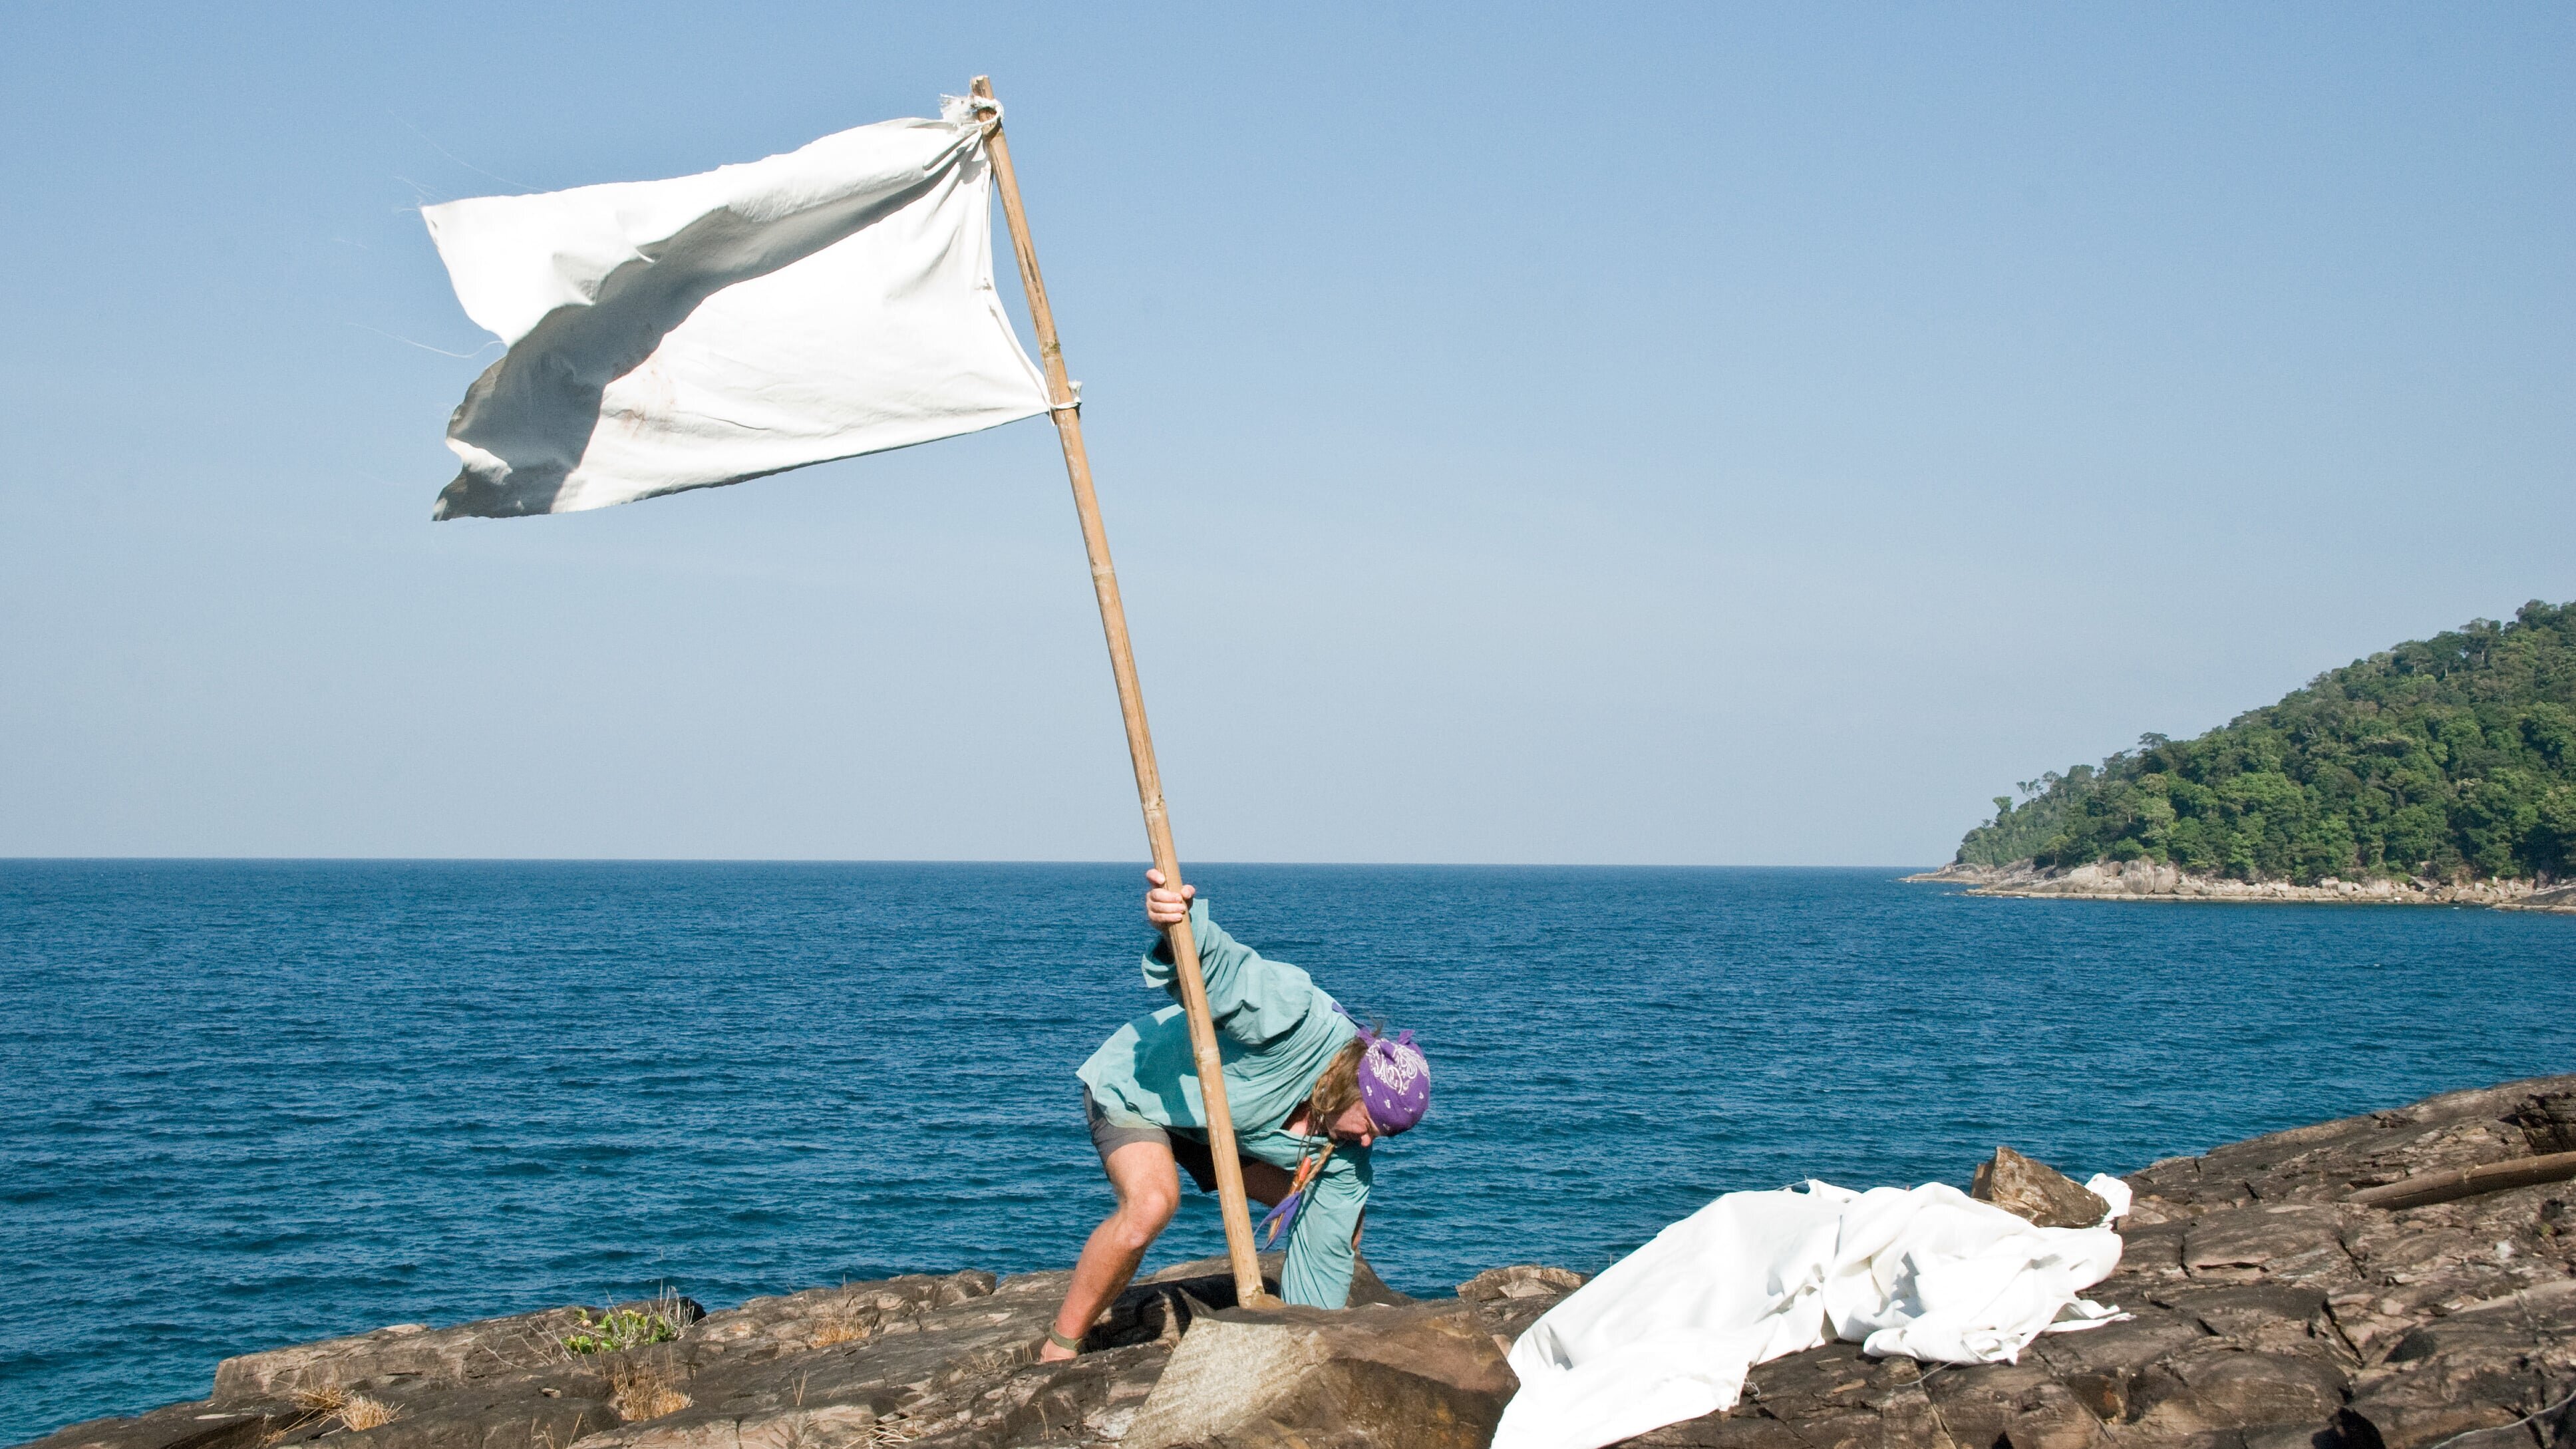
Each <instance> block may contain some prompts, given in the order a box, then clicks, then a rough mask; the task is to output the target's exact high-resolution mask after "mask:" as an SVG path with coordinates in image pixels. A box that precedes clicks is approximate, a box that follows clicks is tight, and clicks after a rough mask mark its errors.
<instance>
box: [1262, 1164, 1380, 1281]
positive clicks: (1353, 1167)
mask: <svg viewBox="0 0 2576 1449" xmlns="http://www.w3.org/2000/svg"><path fill="white" fill-rule="evenodd" d="M1306 1191H1307V1194H1308V1200H1307V1201H1306V1203H1305V1204H1304V1205H1303V1206H1302V1208H1301V1210H1300V1211H1299V1212H1298V1214H1297V1224H1296V1226H1295V1227H1293V1228H1290V1229H1289V1230H1288V1261H1287V1263H1286V1264H1285V1265H1284V1266H1282V1267H1281V1268H1280V1270H1279V1296H1280V1297H1282V1298H1284V1299H1286V1300H1287V1301H1289V1302H1290V1303H1299V1304H1304V1305H1306V1306H1307V1307H1310V1308H1343V1307H1347V1306H1348V1305H1349V1303H1350V1301H1351V1272H1352V1268H1353V1265H1354V1264H1356V1263H1357V1262H1358V1260H1359V1243H1358V1242H1357V1241H1356V1240H1357V1238H1358V1237H1359V1230H1360V1215H1361V1213H1362V1212H1364V1211H1365V1210H1366V1209H1367V1207H1368V1193H1369V1164H1368V1154H1367V1153H1366V1152H1359V1153H1353V1152H1351V1151H1349V1150H1347V1149H1346V1150H1343V1151H1339V1152H1335V1153H1334V1154H1333V1160H1332V1161H1330V1162H1328V1163H1326V1164H1324V1170H1323V1172H1322V1173H1321V1174H1319V1175H1318V1176H1317V1177H1316V1179H1315V1181H1314V1183H1313V1185H1312V1186H1310V1187H1308V1188H1307V1189H1306Z"/></svg>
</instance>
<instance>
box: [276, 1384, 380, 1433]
mask: <svg viewBox="0 0 2576 1449" xmlns="http://www.w3.org/2000/svg"><path fill="white" fill-rule="evenodd" d="M295 1407H297V1408H299V1409H302V1410H303V1411H304V1422H306V1423H322V1422H325V1421H328V1420H333V1419H337V1420H338V1421H339V1422H340V1427H341V1428H344V1429H361V1430H363V1429H381V1428H383V1427H384V1426H386V1425H387V1424H390V1423H392V1422H393V1421H394V1420H396V1419H399V1418H401V1417H402V1410H400V1409H397V1408H395V1407H394V1406H393V1405H391V1404H388V1403H386V1402H385V1401H384V1400H382V1399H371V1398H368V1397H367V1396H366V1395H365V1394H353V1393H350V1392H349V1391H348V1390H347V1389H344V1388H342V1387H340V1386H339V1385H338V1384H322V1385H319V1386H317V1387H314V1388H309V1389H297V1390H296V1391H295ZM290 1432H291V1431H290ZM278 1437H279V1438H284V1437H285V1434H284V1433H281V1434H279V1436H278Z"/></svg>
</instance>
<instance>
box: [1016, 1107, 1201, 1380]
mask: <svg viewBox="0 0 2576 1449" xmlns="http://www.w3.org/2000/svg"><path fill="white" fill-rule="evenodd" d="M1103 1166H1104V1167H1106V1168H1107V1170H1108V1173H1109V1185H1110V1186H1111V1187H1113V1188H1116V1189H1117V1191H1118V1209H1117V1211H1115V1212H1113V1213H1111V1214H1110V1215H1109V1216H1108V1217H1106V1218H1103V1219H1101V1221H1100V1226H1098V1227H1096V1228H1093V1229H1092V1230H1091V1237H1090V1238H1089V1239H1088V1240H1087V1241H1085V1242H1084V1243H1083V1245H1082V1257H1081V1258H1080V1259H1078V1260H1077V1261H1076V1262H1075V1263H1074V1265H1073V1281H1072V1282H1071V1283H1069V1284H1067V1285H1066V1286H1065V1290H1064V1306H1063V1307H1062V1308H1059V1309H1057V1310H1056V1314H1055V1331H1056V1332H1058V1333H1060V1334H1062V1335H1064V1336H1065V1337H1066V1338H1070V1339H1074V1340H1076V1341H1080V1339H1081V1338H1082V1335H1083V1334H1084V1333H1086V1332H1088V1331H1089V1330H1090V1328H1091V1320H1093V1319H1094V1318H1097V1317H1099V1316H1100V1310H1101V1309H1102V1308H1103V1307H1105V1306H1107V1304H1108V1302H1109V1300H1110V1299H1112V1298H1115V1297H1117V1296H1118V1295H1119V1294H1120V1293H1121V1292H1123V1291H1124V1290H1125V1289H1126V1287H1127V1284H1128V1281H1129V1280H1130V1279H1132V1278H1134V1277H1135V1276H1136V1266H1137V1265H1138V1264H1140V1263H1142V1262H1144V1261H1145V1250H1146V1249H1147V1248H1150V1247H1152V1246H1154V1239H1155V1238H1157V1237H1159V1236H1161V1235H1162V1231H1163V1229H1164V1227H1165V1226H1166V1225H1168V1224H1169V1223H1170V1222H1171V1221H1172V1214H1173V1213H1174V1212H1175V1211H1177V1210H1178V1209H1179V1208H1180V1205H1181V1172H1180V1168H1179V1167H1178V1166H1177V1165H1176V1164H1175V1163H1174V1162H1173V1161H1172V1149H1171V1148H1169V1147H1167V1146H1165V1145H1163V1144H1162V1143H1160V1142H1130V1143H1127V1144H1126V1145H1124V1146H1122V1147H1120V1148H1118V1149H1116V1150H1115V1151H1113V1152H1111V1153H1110V1154H1109V1157H1108V1160H1107V1161H1106V1162H1105V1163H1104V1164H1103ZM1071 1357H1073V1353H1072V1351H1071V1350H1069V1349H1063V1348H1058V1347H1057V1346H1056V1345H1055V1344H1054V1343H1052V1342H1050V1343H1048V1344H1047V1345H1046V1346H1045V1347H1044V1348H1041V1349H1039V1350H1038V1358H1039V1359H1040V1360H1041V1361H1042V1362H1047V1363H1054V1362H1058V1361H1060V1360H1063V1359H1068V1358H1071Z"/></svg>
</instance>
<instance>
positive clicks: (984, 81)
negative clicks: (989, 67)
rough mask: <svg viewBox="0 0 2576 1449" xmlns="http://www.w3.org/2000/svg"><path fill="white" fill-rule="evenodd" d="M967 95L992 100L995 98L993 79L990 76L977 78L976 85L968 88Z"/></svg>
mask: <svg viewBox="0 0 2576 1449" xmlns="http://www.w3.org/2000/svg"><path fill="white" fill-rule="evenodd" d="M966 93H967V94H968V95H971V96H975V97H978V98H979V99H982V100H988V101H989V100H991V99H992V98H993V78H992V77H991V76H988V75H979V76H977V77H975V83H974V84H973V85H971V86H969V87H967V91H966Z"/></svg>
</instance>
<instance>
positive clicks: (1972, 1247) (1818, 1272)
mask: <svg viewBox="0 0 2576 1449" xmlns="http://www.w3.org/2000/svg"><path fill="white" fill-rule="evenodd" d="M2085 1185H2086V1186H2087V1187H2088V1188H2090V1189H2091V1190H2092V1191H2093V1192H2094V1193H2095V1194H2097V1195H2099V1196H2100V1197H2101V1198H2102V1199H2103V1200H2104V1201H2105V1202H2106V1203H2108V1204H2109V1205H2110V1208H2111V1211H2110V1212H2109V1213H2108V1214H2106V1215H2105V1216H2104V1218H2103V1220H2102V1223H2101V1224H2100V1225H2098V1226H2095V1227H2091V1228H2042V1227H2035V1226H2033V1225H2032V1224H2030V1223H2029V1222H2026V1221H2024V1220H2023V1219H2021V1218H2018V1217H2015V1216H2014V1215H2013V1214H2011V1213H2008V1212H2005V1211H2004V1210H2003V1209H2001V1208H1999V1207H1995V1206H1993V1205H1992V1204H1990V1203H1982V1202H1978V1201H1976V1200H1975V1199H1973V1198H1971V1197H1969V1196H1968V1195H1967V1194H1966V1193H1963V1192H1961V1191H1959V1190H1958V1189H1957V1188H1955V1187H1950V1186H1948V1185H1946V1184H1943V1183H1926V1184H1924V1185H1923V1186H1921V1187H1917V1188H1913V1189H1910V1190H1909V1189H1906V1188H1898V1187H1881V1188H1873V1189H1871V1190H1869V1191H1867V1192H1853V1191H1851V1190H1849V1189H1847V1188H1840V1187H1835V1186H1833V1185H1832V1184H1830V1183H1824V1182H1809V1183H1808V1184H1806V1186H1805V1188H1804V1189H1803V1190H1801V1189H1797V1188H1783V1189H1781V1190H1779V1191H1777V1192H1731V1193H1728V1194H1726V1195H1725V1196H1724V1197H1721V1198H1719V1199H1718V1200H1717V1201H1715V1202H1713V1203H1710V1204H1709V1205H1708V1206H1707V1207H1704V1208H1702V1209H1700V1210H1699V1211H1698V1212H1696V1213H1693V1214H1691V1215H1690V1216H1689V1217H1687V1218H1684V1219H1682V1220H1681V1221H1680V1222H1677V1223H1675V1224H1673V1225H1672V1226H1670V1227H1668V1228H1666V1229H1664V1230H1663V1231H1662V1232H1661V1233H1658V1234H1656V1235H1655V1239H1654V1241H1653V1242H1650V1243H1648V1244H1646V1245H1645V1246H1644V1247H1642V1248H1639V1249H1638V1250H1637V1251H1635V1252H1634V1253H1631V1254H1629V1255H1628V1256H1627V1257H1625V1258H1622V1259H1620V1260H1619V1261H1618V1262H1617V1263H1614V1264H1612V1265H1611V1266H1610V1268H1609V1269H1608V1270H1607V1271H1605V1272H1603V1273H1602V1274H1601V1276H1600V1277H1598V1278H1595V1279H1593V1280H1592V1281H1591V1282H1589V1283H1586V1284H1585V1285H1583V1287H1582V1288H1581V1289H1580V1290H1578V1291H1577V1292H1576V1293H1574V1294H1573V1295H1572V1296H1571V1297H1569V1298H1567V1299H1566V1300H1565V1301H1564V1302H1562V1303H1559V1304H1558V1305H1556V1307H1554V1308H1552V1309H1550V1310H1548V1312H1547V1315H1546V1316H1545V1317H1543V1318H1541V1319H1539V1320H1538V1322H1536V1323H1534V1324H1531V1325H1530V1327H1529V1331H1528V1332H1526V1333H1523V1334H1522V1335H1521V1336H1520V1339H1519V1341H1518V1342H1516V1343H1514V1344H1513V1345H1512V1351H1511V1365H1512V1369H1513V1371H1514V1372H1516V1373H1518V1374H1519V1375H1520V1380H1521V1387H1520V1391H1519V1393H1518V1394H1516V1395H1515V1396H1514V1397H1513V1399H1512V1401H1511V1404H1510V1405H1509V1406H1508V1407H1507V1408H1506V1409H1505V1410H1504V1411H1503V1421H1502V1425H1501V1427H1500V1428H1499V1429H1498V1430H1497V1431H1496V1432H1495V1435H1494V1444H1493V1449H1599V1446H1601V1445H1604V1444H1612V1443H1616V1442H1617V1441H1619V1440H1621V1439H1625V1438H1629V1437H1631V1436H1632V1435H1637V1434H1643V1433H1645V1432H1646V1431H1648V1430H1650V1429H1656V1428H1660V1427H1662V1426H1663V1425H1666V1424H1675V1423H1679V1422H1681V1421H1682V1420H1685V1419H1696V1418H1698V1417H1700V1416H1701V1415H1703V1414H1713V1413H1715V1412H1717V1411H1718V1410H1720V1409H1727V1408H1732V1407H1734V1405H1735V1401H1736V1397H1737V1396H1738V1395H1739V1394H1740V1393H1742V1392H1743V1389H1744V1375H1745V1373H1746V1372H1747V1371H1748V1370H1749V1369H1751V1368H1752V1367H1753V1365H1755V1364H1758V1363H1764V1362H1767V1361H1769V1360H1771V1359H1775V1358H1778V1357H1780V1356H1781V1355H1783V1354H1791V1353H1797V1352H1799V1351H1801V1350H1803V1349H1810V1348H1815V1347H1818V1346H1819V1345H1822V1344H1825V1343H1829V1342H1831V1341H1833V1340H1835V1339H1838V1338H1840V1339H1849V1340H1853V1341H1856V1342H1858V1343H1859V1344H1860V1345H1861V1348H1862V1351H1863V1352H1865V1353H1870V1354H1875V1355H1903V1356H1906V1357H1911V1358H1917V1359H1923V1360H1927V1361H1933V1362H1940V1363H1996V1362H2008V1361H2011V1360H2014V1359H2016V1358H2018V1357H2019V1356H2020V1354H2021V1351H2022V1349H2023V1348H2024V1347H2025V1346H2026V1345H2028V1344H2029V1342H2030V1341H2031V1340H2032V1339H2033V1338H2036V1337H2037V1336H2039V1335H2040V1334H2041V1333H2043V1332H2049V1331H2052V1330H2054V1331H2059V1332H2063V1331H2066V1330H2068V1329H2075V1328H2092V1327H2098V1326H2099V1325H2101V1324H2102V1323H2105V1322H2108V1321H2110V1320H2111V1319H2112V1318H2113V1317H2115V1316H2118V1310H2117V1309H2115V1308H2105V1307H2103V1306H2102V1305H2100V1304H2098V1303H2093V1302H2090V1301H2088V1300H2086V1299H2085V1298H2084V1297H2083V1296H2082V1293H2083V1290H2084V1289H2086V1288H2089V1287H2091V1286H2092V1285H2093V1284H2095V1283H2098V1282H2100V1281H2102V1279H2103V1278H2105V1277H2107V1276H2109V1274H2110V1272H2111V1270H2112V1269H2113V1268H2115V1267H2117V1266H2119V1262H2120V1235H2119V1234H2118V1233H2117V1232H2115V1231H2113V1230H2112V1229H2111V1227H2110V1224H2111V1222H2112V1220H2114V1219H2116V1218H2118V1217H2120V1216H2122V1215H2123V1214H2125V1213H2126V1212H2127V1211H2128V1207H2129V1189H2128V1185H2127V1184H2125V1183H2123V1182H2121V1181H2120V1180H2119V1179H2117V1178H2113V1177H2109V1176H2097V1177H2095V1178H2094V1179H2093V1180H2092V1181H2091V1182H2089V1183H2087V1184H2085Z"/></svg>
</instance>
